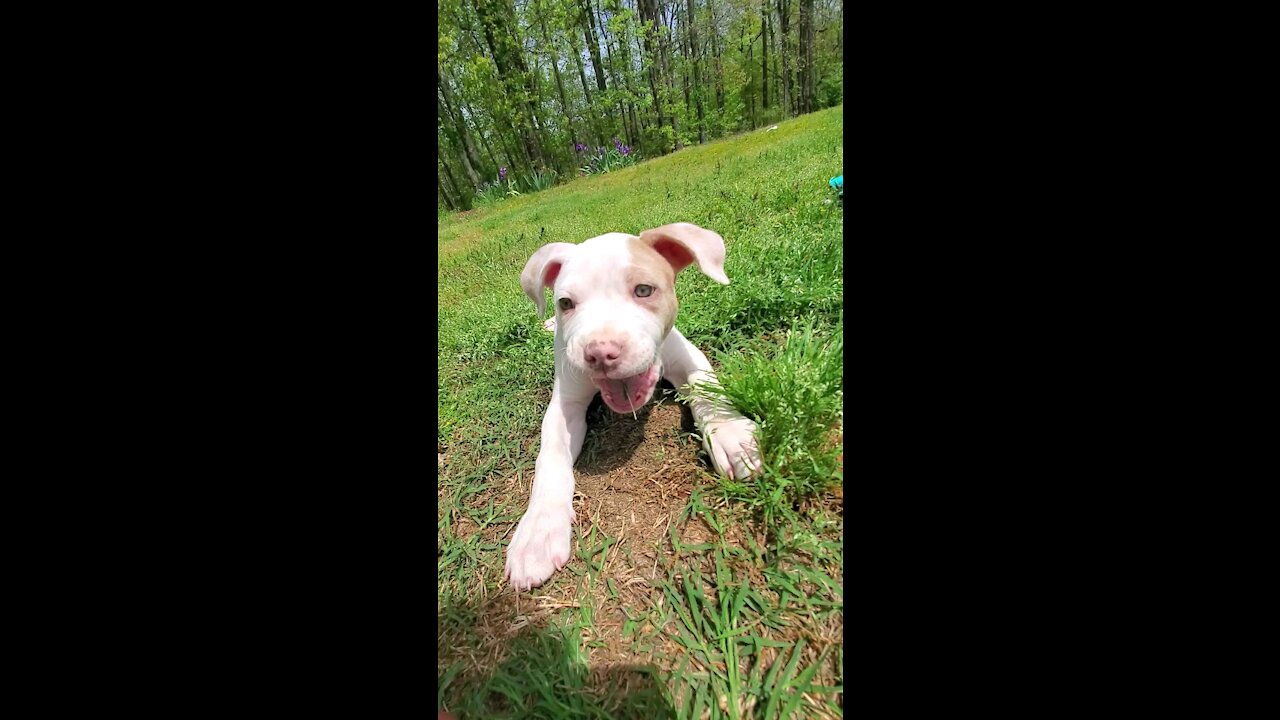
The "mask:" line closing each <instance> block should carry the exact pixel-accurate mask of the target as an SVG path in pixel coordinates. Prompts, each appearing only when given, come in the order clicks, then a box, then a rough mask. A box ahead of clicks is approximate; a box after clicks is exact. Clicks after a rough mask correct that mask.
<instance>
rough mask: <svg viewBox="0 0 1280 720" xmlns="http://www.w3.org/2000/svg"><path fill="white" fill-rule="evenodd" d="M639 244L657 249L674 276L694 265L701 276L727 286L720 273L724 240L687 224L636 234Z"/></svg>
mask: <svg viewBox="0 0 1280 720" xmlns="http://www.w3.org/2000/svg"><path fill="white" fill-rule="evenodd" d="M640 242H644V243H648V244H649V245H651V246H652V247H653V249H654V250H657V251H658V254H659V255H661V256H662V257H664V258H666V260H667V262H669V263H671V267H672V268H673V269H674V270H675V271H676V272H677V273H678V272H680V271H681V270H683V269H685V268H686V267H688V265H689V264H690V263H693V262H696V263H698V269H699V270H701V271H702V274H703V275H706V276H707V277H709V278H711V279H712V280H715V281H716V282H718V283H720V284H721V285H728V284H729V278H728V276H726V275H725V274H724V239H723V238H721V237H720V236H719V235H717V234H715V233H713V232H711V231H710V230H706V229H704V228H700V227H698V226H697V225H691V224H689V223H671V224H670V225H663V226H662V227H660V228H654V229H652V230H645V231H644V232H642V233H640Z"/></svg>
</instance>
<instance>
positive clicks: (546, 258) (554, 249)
mask: <svg viewBox="0 0 1280 720" xmlns="http://www.w3.org/2000/svg"><path fill="white" fill-rule="evenodd" d="M575 247H577V246H576V245H572V244H570V243H559V242H558V243H548V244H546V245H543V246H542V247H540V248H538V251H537V252H535V253H534V254H533V257H531V258H529V262H527V263H525V265H524V271H523V272H521V273H520V287H522V288H524V294H525V295H528V296H529V299H530V300H532V301H533V304H534V305H537V306H538V317H542V316H543V315H546V314H547V293H546V290H547V288H549V287H555V284H556V276H558V275H559V274H560V266H561V265H563V264H564V261H565V259H566V258H568V257H569V253H570V252H573V249H574V248H575Z"/></svg>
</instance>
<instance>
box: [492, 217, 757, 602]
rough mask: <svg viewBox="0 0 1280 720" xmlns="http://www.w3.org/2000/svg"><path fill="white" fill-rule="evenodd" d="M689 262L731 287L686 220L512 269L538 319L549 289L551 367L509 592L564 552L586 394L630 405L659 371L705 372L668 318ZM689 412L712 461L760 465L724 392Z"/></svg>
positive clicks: (673, 377)
mask: <svg viewBox="0 0 1280 720" xmlns="http://www.w3.org/2000/svg"><path fill="white" fill-rule="evenodd" d="M692 263H697V265H698V269H700V270H702V272H703V273H704V274H705V275H706V276H707V277H710V278H711V279H712V280H715V281H716V282H718V283H721V284H723V285H727V284H729V278H728V277H726V276H725V274H724V240H722V239H721V238H720V236H719V235H717V234H716V233H714V232H711V231H710V230H704V229H703V228H700V227H698V226H696V225H690V224H688V223H675V224H672V225H664V226H662V227H660V228H656V229H654V230H646V231H645V232H643V233H640V236H639V237H636V236H635V235H628V234H625V233H608V234H606V235H601V236H599V237H594V238H591V239H590V240H587V241H586V242H583V243H581V244H579V245H572V244H569V243H551V244H549V245H544V246H542V247H541V248H540V249H539V250H538V251H537V252H536V253H534V254H533V257H532V258H530V259H529V262H528V264H526V265H525V268H524V272H522V273H521V274H520V284H521V286H523V287H524V291H525V293H526V294H527V295H528V296H529V298H530V299H531V300H533V302H534V304H536V305H537V306H538V314H539V317H541V316H542V315H543V314H545V312H546V295H545V290H546V288H548V287H550V288H552V291H553V296H554V298H555V300H554V302H555V312H556V315H555V330H556V340H555V362H556V372H555V384H554V386H553V387H552V390H551V404H550V406H548V407H547V413H546V415H545V416H543V418H542V447H541V449H540V450H539V451H538V460H537V462H536V464H535V465H534V480H533V491H532V493H531V495H530V498H529V508H528V510H526V511H525V514H524V518H522V519H521V520H520V524H519V525H518V526H517V527H516V531H515V534H514V535H512V537H511V544H510V545H509V546H508V547H507V566H506V576H507V578H508V579H509V580H510V581H511V584H512V586H513V587H515V588H516V589H517V590H527V589H529V588H531V587H536V586H538V585H541V584H542V583H543V582H545V581H546V580H547V578H549V577H551V574H552V573H554V572H555V571H556V570H559V569H560V568H562V567H564V564H565V563H566V562H568V560H569V540H570V536H571V531H570V524H571V523H572V522H573V521H574V519H575V518H574V512H573V484H574V479H573V463H574V461H575V460H576V459H577V458H578V453H579V452H580V451H581V450H582V441H583V439H584V438H585V437H586V434H587V420H586V412H587V406H588V405H589V404H590V403H591V400H592V398H593V397H594V396H595V395H596V393H599V394H600V395H601V397H602V399H603V400H604V403H605V405H607V406H608V407H609V408H610V409H611V410H613V411H614V412H618V413H633V412H634V411H635V410H636V409H638V408H640V407H641V406H643V405H644V404H645V403H647V402H648V401H649V399H650V398H651V397H653V391H654V388H655V387H656V386H657V384H658V378H660V377H665V378H666V379H667V380H668V381H669V382H670V383H671V384H672V385H675V386H676V387H682V386H684V385H687V384H690V383H698V382H707V381H714V380H715V375H714V373H713V372H712V370H711V364H710V363H709V362H707V358H706V356H705V355H703V354H702V352H701V351H700V350H698V349H697V348H696V347H694V346H693V345H692V344H690V343H689V341H688V340H685V338H684V336H683V335H681V334H680V331H678V330H676V329H675V327H674V323H675V317H676V295H675V284H676V283H675V281H676V273H678V272H680V271H681V270H683V269H684V268H685V267H687V266H688V265H690V264H692ZM548 326H550V323H548ZM692 410H693V416H694V419H695V421H696V422H697V424H698V426H699V428H700V429H701V431H702V434H703V437H704V439H705V440H706V444H707V451H708V453H709V454H710V455H711V460H712V462H713V463H714V464H715V467H716V470H718V471H719V472H720V473H722V474H725V475H730V476H732V477H738V478H741V477H746V476H747V475H748V474H750V473H751V472H754V471H755V470H756V469H757V468H758V467H759V454H758V451H757V448H756V441H755V429H756V427H755V423H753V422H751V421H750V420H748V419H747V418H744V417H743V416H742V415H741V414H740V413H738V412H737V411H736V410H734V409H733V408H732V407H731V406H729V404H728V403H727V402H724V401H722V400H718V401H717V400H709V399H705V398H701V399H697V400H695V401H694V402H693V403H692Z"/></svg>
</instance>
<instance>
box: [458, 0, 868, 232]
mask: <svg viewBox="0 0 1280 720" xmlns="http://www.w3.org/2000/svg"><path fill="white" fill-rule="evenodd" d="M437 2H438V13H439V45H438V53H437V57H436V87H437V92H436V103H437V111H438V116H437V118H438V119H437V133H436V143H437V149H438V158H439V159H438V162H437V173H438V176H437V185H436V188H437V203H438V206H439V208H440V209H441V211H456V210H469V209H471V208H472V207H473V206H474V205H477V204H484V203H487V202H493V201H495V200H498V199H501V198H502V197H506V196H510V195H515V194H520V193H524V192H535V191H538V190H542V189H545V188H547V187H550V186H552V185H554V184H556V183H558V182H564V181H567V180H569V179H572V178H573V177H575V176H578V175H584V174H592V173H598V172H609V171H610V170H612V169H616V168H618V167H624V166H627V165H632V164H634V163H636V162H638V161H639V160H642V159H646V158H652V157H657V156H660V155H665V154H667V153H670V152H674V151H677V150H680V149H681V148H683V147H685V146H689V145H695V144H701V143H706V142H709V141H711V140H714V139H716V138H720V137H724V136H726V135H730V134H733V133H738V132H743V131H747V130H753V129H756V128H759V127H762V126H765V125H769V124H771V123H774V122H777V121H778V120H781V119H784V118H788V117H794V116H796V115H801V114H804V113H809V112H813V111H815V110H820V109H822V108H827V107H831V106H834V105H838V104H840V103H841V102H843V99H844V60H843V53H842V43H843V37H842V29H843V14H844V2H843V0H437Z"/></svg>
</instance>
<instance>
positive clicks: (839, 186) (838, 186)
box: [827, 175, 844, 202]
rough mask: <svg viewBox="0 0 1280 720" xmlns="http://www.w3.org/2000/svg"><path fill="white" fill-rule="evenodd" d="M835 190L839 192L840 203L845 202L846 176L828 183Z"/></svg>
mask: <svg viewBox="0 0 1280 720" xmlns="http://www.w3.org/2000/svg"><path fill="white" fill-rule="evenodd" d="M827 184H828V185H830V186H831V188H832V189H833V190H837V191H839V198H840V202H844V175H837V176H835V177H833V178H831V181H830V182H828V183H827Z"/></svg>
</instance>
